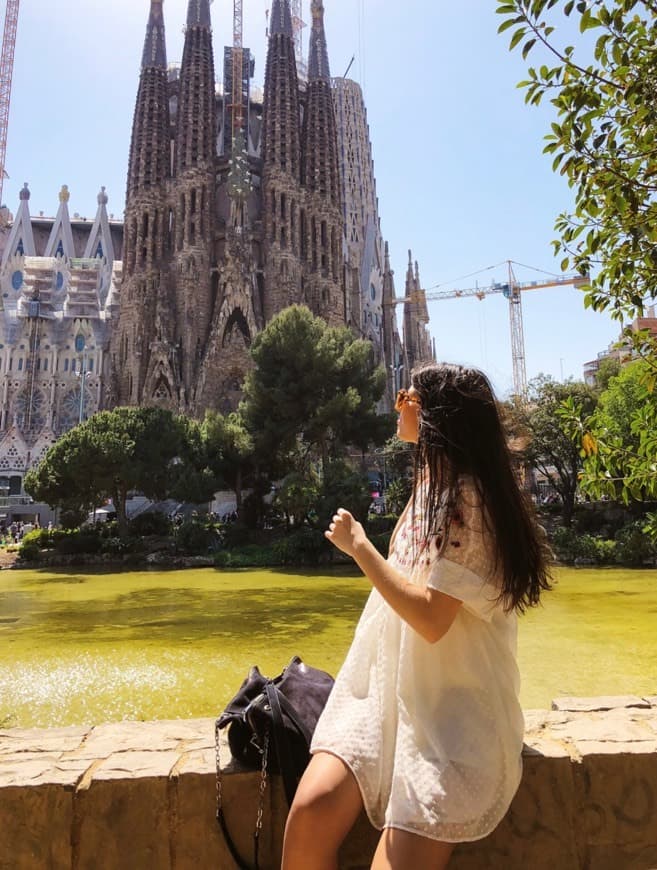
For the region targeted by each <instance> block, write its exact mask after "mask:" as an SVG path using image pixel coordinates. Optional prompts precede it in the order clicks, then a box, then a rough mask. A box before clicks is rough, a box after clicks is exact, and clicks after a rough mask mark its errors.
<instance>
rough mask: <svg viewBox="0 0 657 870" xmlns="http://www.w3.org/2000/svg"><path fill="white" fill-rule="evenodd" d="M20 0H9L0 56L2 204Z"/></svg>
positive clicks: (0, 186)
mask: <svg viewBox="0 0 657 870" xmlns="http://www.w3.org/2000/svg"><path fill="white" fill-rule="evenodd" d="M19 5H20V0H7V9H6V11H5V31H4V35H3V37H2V56H1V57H0V205H2V189H3V186H4V180H5V178H8V177H9V176H8V175H7V170H6V169H5V160H6V159H7V131H8V129H9V107H10V105H11V82H12V79H13V76H14V53H15V51H16V31H17V30H18V7H19Z"/></svg>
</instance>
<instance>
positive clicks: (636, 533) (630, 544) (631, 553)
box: [616, 520, 657, 568]
mask: <svg viewBox="0 0 657 870" xmlns="http://www.w3.org/2000/svg"><path fill="white" fill-rule="evenodd" d="M644 529H645V522H644V521H643V520H637V521H636V522H634V523H630V524H629V525H627V526H625V527H624V528H622V529H621V530H620V531H619V532H617V534H616V559H617V561H618V562H620V563H621V564H623V565H629V566H631V567H633V568H640V567H641V566H642V565H655V564H656V561H657V542H655V541H654V540H652V539H651V538H650V537H649V536H648V535H646V533H645V531H644Z"/></svg>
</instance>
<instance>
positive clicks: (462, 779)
mask: <svg viewBox="0 0 657 870" xmlns="http://www.w3.org/2000/svg"><path fill="white" fill-rule="evenodd" d="M457 508H458V513H457V514H456V518H455V520H453V521H452V524H451V530H450V535H449V540H448V542H447V547H446V549H445V551H444V555H443V556H442V557H438V556H437V546H436V542H435V541H434V542H433V544H432V546H431V547H430V550H429V552H428V553H427V552H426V551H425V552H424V553H423V554H422V555H421V557H420V558H419V559H416V560H415V561H414V556H413V553H414V550H413V539H414V538H415V541H416V549H415V553H416V554H417V547H418V541H419V539H420V535H421V530H422V521H423V518H422V514H421V511H419V510H416V513H415V517H414V521H413V514H412V511H411V509H410V508H409V507H407V508H406V510H405V512H404V514H403V515H402V517H401V519H400V522H399V523H398V526H397V528H396V530H395V533H394V534H393V538H392V541H391V547H390V555H389V557H388V561H389V563H390V564H391V565H393V566H394V567H395V568H397V569H398V570H399V571H401V572H402V573H404V574H405V576H406V577H408V578H409V579H410V580H411V582H413V583H416V584H417V585H418V586H429V587H431V588H434V589H439V590H440V591H442V592H445V593H446V594H448V595H451V596H452V597H454V598H458V599H460V600H461V601H462V602H463V605H462V606H461V607H460V608H459V610H458V613H457V616H456V618H455V620H454V622H453V623H452V625H451V627H450V629H449V631H448V632H447V633H446V634H445V635H444V636H443V637H442V638H441V639H440V640H439V641H438V642H437V643H435V644H430V643H428V642H427V641H425V640H424V639H423V638H422V637H421V636H420V635H419V634H418V633H417V632H416V631H414V630H413V629H412V628H411V627H410V626H409V625H408V624H407V623H406V622H404V621H403V620H402V619H401V618H400V617H399V616H398V615H397V614H396V612H395V611H394V610H392V608H391V607H390V606H389V605H388V604H387V603H386V602H385V601H384V599H383V598H382V597H381V595H380V594H379V593H378V592H377V590H376V589H374V590H372V593H371V595H370V596H369V598H368V600H367V603H366V605H365V609H364V610H363V613H362V615H361V618H360V621H359V623H358V626H357V628H356V632H355V635H354V640H353V643H352V645H351V648H350V650H349V652H348V653H347V657H346V659H345V662H344V665H343V666H342V668H341V670H340V672H339V674H338V677H337V679H336V682H335V686H334V688H333V691H332V692H331V695H330V697H329V700H328V703H327V705H326V708H325V710H324V712H323V714H322V716H321V718H320V720H319V722H318V724H317V728H316V730H315V734H314V737H313V742H312V748H311V751H312V752H313V753H314V752H319V751H326V752H330V753H332V754H334V755H337V756H338V757H339V758H341V759H342V760H343V761H344V762H345V763H346V764H347V765H348V766H349V768H350V769H351V770H352V771H353V773H354V776H355V777H356V780H357V782H358V785H359V787H360V790H361V793H362V796H363V801H364V804H365V809H366V811H367V814H368V816H369V818H370V821H371V822H372V824H373V825H374V826H375V827H377V828H379V829H381V828H388V827H390V828H399V829H402V830H406V831H411V832H413V833H416V834H420V835H422V836H426V837H430V838H432V839H436V840H443V841H445V842H465V841H469V840H477V839H480V838H482V837H485V836H486V835H487V834H488V833H490V832H491V831H492V830H493V829H494V828H495V827H496V826H497V824H498V823H499V822H500V821H501V819H502V817H503V816H504V815H505V813H506V811H507V809H508V807H509V804H510V803H511V800H512V798H513V796H514V794H515V792H516V790H517V788H518V785H519V783H520V777H521V772H522V762H521V751H522V744H523V734H524V720H523V716H522V710H521V708H520V704H519V701H518V691H519V687H520V678H519V673H518V667H517V664H516V637H517V621H516V616H515V614H514V613H511V614H509V613H505V612H504V610H503V608H502V606H501V605H500V604H499V603H497V601H496V597H497V589H498V588H499V585H498V584H499V577H494V576H490V570H491V566H492V565H493V564H494V558H493V556H492V553H491V547H490V541H489V540H487V533H486V531H485V529H484V526H483V522H482V517H481V507H480V503H479V500H478V496H477V495H476V491H475V489H474V487H473V486H472V484H471V482H470V483H467V482H466V483H464V485H462V487H461V493H460V498H459V504H458V506H457Z"/></svg>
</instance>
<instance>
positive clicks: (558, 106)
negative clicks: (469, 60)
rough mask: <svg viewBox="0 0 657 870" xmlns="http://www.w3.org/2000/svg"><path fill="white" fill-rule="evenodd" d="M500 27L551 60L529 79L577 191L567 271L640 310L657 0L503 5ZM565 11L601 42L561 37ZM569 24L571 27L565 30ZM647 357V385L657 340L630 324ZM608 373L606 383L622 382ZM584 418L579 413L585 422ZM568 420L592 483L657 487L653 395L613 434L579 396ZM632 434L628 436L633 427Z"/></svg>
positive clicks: (596, 292) (648, 286)
mask: <svg viewBox="0 0 657 870" xmlns="http://www.w3.org/2000/svg"><path fill="white" fill-rule="evenodd" d="M497 11H498V13H499V14H500V15H501V16H502V17H503V19H504V20H503V22H502V24H501V25H500V28H499V30H500V32H503V31H511V32H512V36H511V49H514V48H516V47H519V48H520V47H521V48H522V53H523V57H527V56H528V55H529V53H530V52H533V53H536V51H538V50H539V48H540V49H541V50H542V51H543V53H544V54H545V58H546V60H547V61H548V62H547V63H545V64H542V65H540V66H534V67H530V68H529V78H528V79H527V80H526V81H524V82H521V84H520V87H522V88H524V89H525V94H526V100H527V102H528V103H530V104H533V105H537V104H538V103H540V102H541V100H542V99H543V97H545V96H548V97H549V99H550V102H551V104H552V106H553V107H554V109H555V113H556V119H557V120H556V121H555V122H553V123H552V125H551V132H550V133H549V135H548V136H547V137H546V139H547V145H546V147H545V151H546V153H548V154H550V155H551V156H552V158H553V168H554V170H555V171H559V172H560V173H561V174H562V175H564V176H565V177H566V178H567V180H568V183H569V185H570V187H571V188H572V189H573V191H574V193H575V205H574V210H573V212H572V214H567V213H564V214H562V215H560V217H559V218H558V219H557V222H556V230H557V232H558V233H559V237H558V239H557V240H556V241H555V242H554V247H555V251H556V252H557V253H561V254H562V255H565V256H564V259H563V262H562V267H563V268H564V269H566V268H571V267H572V268H575V269H576V270H577V271H578V272H579V273H580V274H582V275H588V276H589V281H588V287H586V288H585V291H586V298H585V305H587V306H590V307H592V308H593V309H595V310H596V311H605V310H608V311H610V313H611V316H612V317H614V318H616V319H617V320H623V319H625V320H628V319H629V320H632V319H633V318H635V317H637V316H641V315H642V314H643V311H644V307H645V305H646V303H647V302H648V301H650V300H653V299H654V298H655V287H656V286H657V244H656V242H657V229H656V228H657V196H656V195H655V194H656V193H657V171H656V170H655V154H656V153H657V100H656V99H655V69H657V7H656V6H655V4H654V3H653V2H652V0H594V2H574V0H531V2H530V0H498V9H497ZM564 16H565V17H566V18H572V19H573V21H574V22H576V23H578V24H579V30H580V32H581V33H586V32H587V31H591V32H592V34H593V36H594V39H593V42H592V43H591V41H590V40H587V39H583V40H579V41H578V45H577V50H576V49H575V46H574V45H570V46H569V45H564V44H563V43H562V42H560V38H559V33H560V32H561V31H560V30H559V29H558V28H557V29H555V25H556V24H558V23H559V21H561V22H562V23H563V18H564ZM566 30H567V28H566ZM624 335H625V341H626V342H627V343H628V344H629V345H630V346H631V348H632V349H633V353H634V354H635V355H639V356H640V357H642V358H643V360H644V361H645V365H646V367H647V370H648V373H647V374H646V381H645V385H646V389H647V391H648V392H649V393H652V392H653V390H654V387H655V381H656V379H657V342H656V341H655V339H654V338H651V337H650V336H649V335H648V334H647V332H646V331H645V330H638V331H637V330H635V329H634V328H626V329H625V331H624ZM606 376H607V373H606V372H603V380H602V381H601V388H602V389H609V388H610V387H611V385H612V383H613V378H611V379H609V378H608V383H605V382H604V378H605V377H606ZM578 414H579V419H578ZM564 419H566V420H567V424H568V426H569V428H570V431H571V434H572V436H573V438H574V439H575V441H576V443H577V444H578V446H581V449H582V450H583V451H584V453H585V455H586V456H587V457H588V459H587V462H586V467H585V471H584V481H583V486H584V487H585V488H586V489H587V490H588V491H590V492H592V493H593V494H597V495H602V494H604V495H608V496H610V497H612V498H614V497H616V496H619V497H621V498H622V499H623V500H624V501H626V502H627V501H629V500H630V499H637V498H646V497H651V496H654V494H655V492H657V434H655V433H657V412H656V411H655V407H654V403H653V402H650V401H648V400H647V399H646V401H644V402H643V404H642V406H641V407H638V408H636V409H635V410H634V412H633V414H632V416H630V417H627V418H626V420H625V430H626V431H625V432H624V433H619V432H614V431H613V428H607V427H605V425H604V423H601V424H600V425H598V421H596V420H595V419H591V418H590V416H589V415H587V414H586V412H585V411H584V412H583V411H582V409H581V408H578V407H577V403H575V402H571V403H570V404H569V405H567V406H566V408H565V410H564ZM628 427H629V429H630V430H631V437H628V433H627V429H628Z"/></svg>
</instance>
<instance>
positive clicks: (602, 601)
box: [0, 568, 657, 727]
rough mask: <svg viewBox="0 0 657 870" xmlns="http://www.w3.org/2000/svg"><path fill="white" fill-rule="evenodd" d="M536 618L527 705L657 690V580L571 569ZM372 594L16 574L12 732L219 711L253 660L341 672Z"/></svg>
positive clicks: (336, 579) (9, 625)
mask: <svg viewBox="0 0 657 870" xmlns="http://www.w3.org/2000/svg"><path fill="white" fill-rule="evenodd" d="M557 578H558V584H557V588H556V589H555V591H554V592H552V593H551V594H549V595H546V596H545V604H544V606H542V607H540V608H538V609H534V610H532V611H531V612H530V613H528V614H527V615H526V616H524V617H522V618H521V622H520V642H519V659H520V668H521V673H522V678H523V687H522V702H523V706H524V707H525V708H531V707H546V706H549V704H550V700H551V699H552V698H553V697H555V696H557V695H596V694H605V695H610V694H627V693H650V694H655V692H656V691H657V688H656V687H657V639H656V638H657V631H655V625H656V624H657V571H653V570H648V571H628V570H613V569H595V570H584V569H580V570H577V569H560V570H559V571H558V572H557ZM367 593H368V587H367V584H366V583H365V581H364V580H363V579H362V578H358V577H355V576H354V575H353V574H349V573H345V572H344V571H343V572H341V573H334V574H327V573H326V572H324V573H321V572H316V573H308V572H304V573H299V572H289V573H284V572H281V571H262V570H259V571H217V570H213V569H210V568H207V569H199V570H187V571H172V572H166V573H155V572H130V573H120V574H100V573H87V572H84V571H81V572H79V573H72V572H71V571H68V572H52V571H50V572H49V571H45V570H44V571H3V572H2V573H1V574H0V725H1V726H4V727H18V726H20V727H51V726H61V725H72V724H97V723H100V722H107V721H116V720H121V719H164V718H187V717H196V716H215V715H217V714H218V713H219V712H220V711H221V709H222V708H223V706H224V705H225V703H226V702H227V701H228V699H229V698H230V696H231V695H232V694H233V693H234V692H235V691H236V689H237V688H238V686H239V684H240V682H241V680H242V679H243V677H244V676H245V674H246V672H247V670H248V668H249V666H250V665H251V664H258V665H259V666H260V668H261V670H262V671H263V673H265V674H268V675H272V676H273V675H274V674H276V673H278V672H279V671H280V670H281V669H282V667H284V665H285V664H286V663H287V661H289V659H290V658H291V657H292V655H294V654H299V655H301V656H302V658H304V660H306V661H307V662H309V663H310V664H313V665H315V666H317V667H321V668H324V669H326V670H328V671H330V672H331V673H335V672H336V671H337V669H338V668H339V666H340V663H341V662H342V659H343V658H344V655H345V652H346V650H347V648H348V646H349V642H350V639H351V636H352V634H353V629H354V626H355V623H356V621H357V619H358V615H359V613H360V610H361V608H362V606H363V604H364V601H365V598H366V596H367Z"/></svg>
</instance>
